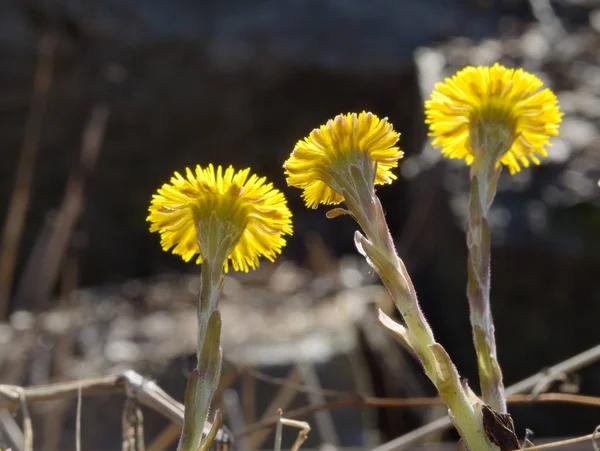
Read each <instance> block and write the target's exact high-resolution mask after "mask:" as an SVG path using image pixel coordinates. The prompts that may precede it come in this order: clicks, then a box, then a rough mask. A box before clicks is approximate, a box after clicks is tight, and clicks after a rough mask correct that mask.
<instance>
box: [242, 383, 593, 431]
mask: <svg viewBox="0 0 600 451" xmlns="http://www.w3.org/2000/svg"><path fill="white" fill-rule="evenodd" d="M508 403H509V404H531V403H566V404H579V405H586V406H593V407H600V397H599V396H585V395H574V394H571V393H542V394H539V395H537V396H536V395H524V394H517V395H512V396H509V397H508ZM442 405H444V401H442V399H441V398H438V397H427V398H370V397H369V398H363V399H359V398H354V399H339V400H335V401H328V402H323V403H318V404H310V405H308V406H303V407H299V408H297V409H294V410H290V411H288V412H287V413H286V417H287V418H299V417H305V416H308V415H312V414H313V413H315V412H319V411H321V410H333V409H342V408H347V407H358V406H362V407H377V408H391V409H395V408H406V407H427V406H442ZM277 421H278V416H276V415H272V416H270V417H267V418H264V419H262V420H261V421H259V422H257V423H256V424H253V425H252V426H250V427H249V428H248V429H246V430H245V431H243V432H242V433H241V434H239V437H242V436H245V435H248V434H252V433H254V432H256V431H259V430H262V429H264V428H269V427H272V426H275V425H276V424H277ZM434 423H436V422H432V423H430V424H434ZM431 432H434V431H431Z"/></svg>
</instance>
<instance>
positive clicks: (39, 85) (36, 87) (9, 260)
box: [0, 32, 58, 321]
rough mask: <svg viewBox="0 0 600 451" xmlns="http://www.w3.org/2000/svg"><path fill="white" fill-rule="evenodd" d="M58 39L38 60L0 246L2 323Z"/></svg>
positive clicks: (45, 40)
mask: <svg viewBox="0 0 600 451" xmlns="http://www.w3.org/2000/svg"><path fill="white" fill-rule="evenodd" d="M57 44H58V37H57V36H56V34H55V33H54V32H48V33H46V34H44V35H43V36H42V37H41V38H40V42H39V46H38V59H37V66H36V70H35V76H34V81H33V93H32V96H31V104H30V109H29V117H28V118H27V126H26V129H25V137H24V139H23V145H22V147H21V155H20V159H19V166H18V167H17V171H16V175H15V185H14V188H13V193H12V197H11V199H10V204H9V207H8V212H7V215H6V222H5V223H4V228H3V230H2V241H1V245H0V321H2V320H5V319H6V315H7V313H8V304H9V301H10V295H11V289H12V282H13V276H14V272H15V267H16V264H17V257H18V249H19V244H20V243H21V236H22V233H23V225H24V223H25V216H26V214H27V210H28V208H29V200H30V197H31V186H32V179H33V171H34V167H35V159H36V155H37V151H38V148H39V144H40V139H41V135H42V126H43V122H44V116H45V115H46V110H47V107H48V94H49V93H50V88H51V86H52V72H53V69H54V53H55V50H56V46H57Z"/></svg>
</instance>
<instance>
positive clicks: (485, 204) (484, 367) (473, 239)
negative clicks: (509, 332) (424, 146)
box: [467, 152, 506, 413]
mask: <svg viewBox="0 0 600 451" xmlns="http://www.w3.org/2000/svg"><path fill="white" fill-rule="evenodd" d="M488 155H489V157H487V158H486V156H488ZM500 171H501V168H500V167H499V166H497V164H496V159H495V158H493V153H492V152H487V153H484V158H482V161H480V162H475V164H474V165H473V167H472V170H471V192H470V199H469V220H468V230H467V247H468V250H469V256H468V267H467V270H468V282H467V297H468V300H469V307H470V319H471V327H472V329H473V341H474V343H475V351H476V353H477V365H478V368H479V383H480V387H481V393H482V398H483V401H484V402H485V403H486V404H488V405H489V406H490V407H491V408H492V409H494V410H495V411H497V412H500V413H506V398H505V395H504V385H503V382H502V371H501V369H500V365H499V363H498V358H497V353H496V339H495V334H494V320H493V317H492V309H491V305H490V274H491V272H490V262H491V245H490V231H489V225H488V212H489V208H490V206H491V204H492V202H493V200H494V196H495V194H496V185H497V180H498V176H499V175H500Z"/></svg>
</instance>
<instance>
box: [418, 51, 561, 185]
mask: <svg viewBox="0 0 600 451" xmlns="http://www.w3.org/2000/svg"><path fill="white" fill-rule="evenodd" d="M542 84H543V83H542V81H541V80H540V79H539V78H537V77H536V76H535V75H532V74H530V73H527V72H525V71H524V70H523V69H517V70H514V69H507V68H505V67H503V66H501V65H499V64H498V63H496V64H495V65H494V66H493V67H481V66H480V67H466V68H464V69H463V70H461V71H459V72H457V73H456V74H455V75H454V76H453V77H452V78H447V79H446V80H445V81H444V83H438V84H437V85H436V90H435V91H434V92H433V94H432V95H431V99H430V100H428V101H426V102H425V114H426V121H425V122H426V123H427V124H429V129H430V133H429V135H430V136H435V139H434V140H433V145H434V146H435V147H441V148H442V153H443V154H444V155H445V156H446V157H449V158H463V159H465V160H466V162H467V164H469V165H470V164H471V163H473V161H474V159H475V158H476V157H481V156H482V155H481V154H480V150H483V147H485V143H488V147H491V146H490V145H489V141H490V139H491V140H492V141H493V140H494V137H493V136H487V137H486V136H483V135H485V133H486V132H488V133H489V134H491V135H496V138H497V139H499V140H504V141H505V144H504V145H503V146H500V147H502V150H501V153H500V155H498V158H497V159H496V160H498V159H499V160H500V163H502V164H503V165H505V166H508V169H509V171H510V173H511V174H514V173H515V172H518V171H520V170H521V167H520V166H521V165H523V166H525V167H528V166H529V160H531V161H533V162H534V163H536V164H539V162H540V161H539V159H538V158H537V155H541V156H547V153H546V150H545V149H544V146H545V145H549V141H550V136H556V135H558V126H559V124H560V121H561V117H562V113H560V111H559V108H558V104H557V99H556V96H555V95H554V94H553V93H552V91H551V90H550V89H548V88H546V89H543V90H541V91H539V89H540V88H541V87H542ZM488 151H490V150H489V149H488Z"/></svg>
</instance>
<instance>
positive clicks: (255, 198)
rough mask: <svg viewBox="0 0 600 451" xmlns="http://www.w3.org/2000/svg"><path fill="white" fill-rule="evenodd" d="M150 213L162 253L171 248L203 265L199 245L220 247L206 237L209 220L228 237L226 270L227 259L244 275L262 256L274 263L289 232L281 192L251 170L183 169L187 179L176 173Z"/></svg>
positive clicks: (161, 190) (153, 199) (158, 196)
mask: <svg viewBox="0 0 600 451" xmlns="http://www.w3.org/2000/svg"><path fill="white" fill-rule="evenodd" d="M149 211H150V215H149V216H148V218H147V221H149V222H150V224H151V225H150V231H151V232H158V233H160V237H161V245H162V248H163V249H164V250H165V251H167V250H169V249H171V248H172V252H173V253H174V254H178V255H181V257H182V258H183V259H184V260H185V261H190V260H191V259H192V257H194V256H195V255H196V254H198V257H197V259H196V263H202V259H203V255H202V252H201V245H202V246H204V245H206V246H213V248H214V247H218V246H219V243H207V240H210V238H211V237H208V236H205V235H207V234H208V232H207V230H208V229H209V226H208V225H209V223H210V220H211V217H213V218H214V219H216V221H217V223H218V228H219V230H222V231H223V233H222V234H221V238H222V237H223V236H225V235H228V236H230V237H231V238H232V246H231V249H230V253H229V254H228V258H227V259H226V260H225V264H224V269H225V271H227V270H228V261H229V260H230V261H231V263H232V265H233V268H234V269H235V270H236V271H238V270H241V271H246V272H247V271H248V269H249V268H252V269H255V268H256V267H258V265H259V257H260V256H263V257H266V258H267V259H268V260H270V261H273V260H274V258H275V257H276V256H277V254H279V253H280V252H281V249H282V248H283V246H285V238H284V235H291V233H292V221H291V217H292V214H291V213H290V210H289V209H288V207H287V201H286V199H285V197H284V196H283V193H281V192H280V191H278V190H277V189H274V188H273V185H272V184H271V183H266V178H265V177H258V176H256V175H251V176H250V169H249V168H248V169H244V170H241V171H238V172H235V171H234V169H233V167H231V166H229V167H228V168H227V169H226V170H225V171H223V169H222V168H221V166H219V167H217V169H216V171H215V168H214V167H213V165H212V164H210V165H209V166H208V167H207V168H204V169H203V168H201V167H200V166H196V169H195V171H194V172H192V170H191V169H189V168H186V177H183V176H182V175H181V174H179V173H178V172H175V175H174V176H173V177H171V183H166V184H164V185H163V186H162V187H161V188H160V189H159V190H158V194H154V195H153V196H152V202H151V205H150V208H149ZM214 219H213V220H214ZM213 239H215V238H214V237H213ZM205 253H206V252H205Z"/></svg>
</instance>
